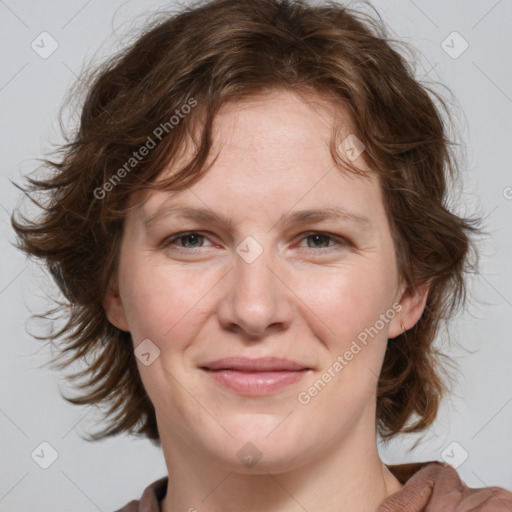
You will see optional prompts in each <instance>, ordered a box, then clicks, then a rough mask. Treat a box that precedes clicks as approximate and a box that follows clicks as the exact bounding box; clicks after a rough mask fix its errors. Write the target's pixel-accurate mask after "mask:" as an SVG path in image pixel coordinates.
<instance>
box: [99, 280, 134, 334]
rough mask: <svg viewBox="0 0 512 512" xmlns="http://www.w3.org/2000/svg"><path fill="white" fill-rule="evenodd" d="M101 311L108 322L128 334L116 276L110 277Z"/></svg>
mask: <svg viewBox="0 0 512 512" xmlns="http://www.w3.org/2000/svg"><path fill="white" fill-rule="evenodd" d="M103 309H104V310H105V314H106V316H107V318H108V321H109V322H110V323H111V324H112V325H114V326H115V327H117V328H118V329H120V330H121V331H126V332H130V328H129V327H128V322H127V321H126V314H125V310H124V306H123V302H122V300H121V295H120V294H119V284H118V280H117V276H116V275H112V276H111V278H110V282H109V284H108V287H107V292H106V293H105V298H104V299H103Z"/></svg>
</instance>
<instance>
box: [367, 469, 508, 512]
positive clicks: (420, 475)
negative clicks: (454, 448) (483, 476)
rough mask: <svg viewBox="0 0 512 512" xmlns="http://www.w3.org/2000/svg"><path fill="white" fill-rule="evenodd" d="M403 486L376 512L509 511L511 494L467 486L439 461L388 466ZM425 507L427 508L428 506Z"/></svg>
mask: <svg viewBox="0 0 512 512" xmlns="http://www.w3.org/2000/svg"><path fill="white" fill-rule="evenodd" d="M388 468H389V470H390V471H391V472H392V473H393V474H394V475H395V476H396V477H397V479H398V480H399V481H400V482H401V483H402V484H403V487H402V489H400V490H399V491H397V492H396V493H394V494H392V495H391V496H389V497H388V498H387V499H386V500H385V501H384V502H383V503H382V504H381V505H380V507H379V508H378V510H377V512H391V511H392V510H399V509H400V507H407V508H404V510H407V511H408V512H409V511H410V512H421V511H423V510H425V511H426V510H433V511H434V510H443V511H446V512H455V511H458V510H471V511H472V512H510V511H511V510H512V492H510V491H508V490H506V489H503V488H501V487H496V486H493V487H483V488H471V487H468V486H467V485H466V484H465V483H464V482H463V481H462V480H461V479H460V477H459V475H458V473H457V471H456V470H455V469H454V468H453V467H451V466H449V465H447V464H444V463H442V462H438V461H428V462H419V463H412V464H402V465H395V466H388ZM427 506H428V507H427Z"/></svg>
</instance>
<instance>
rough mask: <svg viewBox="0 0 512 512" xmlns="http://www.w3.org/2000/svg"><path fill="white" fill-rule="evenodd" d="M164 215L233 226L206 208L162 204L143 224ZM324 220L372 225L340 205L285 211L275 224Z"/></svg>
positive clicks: (363, 226)
mask: <svg viewBox="0 0 512 512" xmlns="http://www.w3.org/2000/svg"><path fill="white" fill-rule="evenodd" d="M166 217H176V218H182V219H188V220H193V221H198V222H205V223H210V224H213V223H222V224H224V225H225V226H227V227H228V228H229V229H230V230H233V227H234V225H233V221H232V219H230V218H228V217H225V216H223V215H222V214H219V213H214V212H213V211H211V210H209V209H208V208H205V207H187V206H177V205H174V206H163V207H161V208H159V209H158V210H157V211H156V212H155V213H153V214H152V215H150V216H149V217H147V218H146V219H144V225H145V226H146V227H149V226H150V225H152V224H154V223H155V222H156V221H158V220H160V219H162V218H166ZM326 220H334V221H339V220H341V221H344V222H348V223H352V224H356V225H357V226H358V227H360V228H363V229H368V228H371V226H372V223H371V221H370V219H368V218H367V217H364V216H362V215H359V214H357V213H354V212H350V211H348V210H346V209H345V208H343V207H341V206H328V207H324V208H319V209H307V210H299V211H294V212H292V213H286V214H284V215H282V216H281V218H280V220H279V221H278V222H276V224H278V223H279V222H284V223H285V225H288V224H292V225H293V224H300V223H306V222H322V221H326Z"/></svg>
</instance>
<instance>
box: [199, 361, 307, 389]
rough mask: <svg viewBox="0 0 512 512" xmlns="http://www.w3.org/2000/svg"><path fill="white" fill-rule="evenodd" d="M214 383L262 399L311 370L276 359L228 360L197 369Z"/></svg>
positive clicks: (206, 364) (214, 362)
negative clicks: (263, 396)
mask: <svg viewBox="0 0 512 512" xmlns="http://www.w3.org/2000/svg"><path fill="white" fill-rule="evenodd" d="M200 368H201V369H202V370H203V371H205V372H206V373H207V374H208V375H209V376H210V377H211V378H212V379H213V380H214V381H215V382H216V383H218V384H220V385H221V386H223V387H225V388H229V389H230V390H232V391H235V392H236V393H238V394H241V395H246V396H262V395H268V394H271V393H273V392H275V391H278V390H280V389H282V388H284V387H286V386H289V385H291V384H293V383H295V382H297V381H299V380H300V379H302V378H303V377H304V375H305V373H306V372H307V371H309V370H310V368H308V367H306V366H304V365H302V364H299V363H296V362H294V361H290V360H288V359H279V358H275V357H264V358H259V359H250V358H246V357H228V358H224V359H218V360H216V361H210V362H208V363H205V364H204V365H202V366H200Z"/></svg>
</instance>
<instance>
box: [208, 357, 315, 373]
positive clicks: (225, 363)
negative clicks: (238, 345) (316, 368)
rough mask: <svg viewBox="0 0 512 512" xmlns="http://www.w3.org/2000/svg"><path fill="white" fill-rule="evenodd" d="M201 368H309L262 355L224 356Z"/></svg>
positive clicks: (243, 369) (271, 369)
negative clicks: (255, 357) (256, 356)
mask: <svg viewBox="0 0 512 512" xmlns="http://www.w3.org/2000/svg"><path fill="white" fill-rule="evenodd" d="M201 368H205V369H207V370H235V371H241V372H277V371H298V370H305V369H307V368H306V367H305V366H304V365H302V364H299V363H296V362H295V361H290V360H289V359H281V358H278V357H261V358H258V359H251V358H248V357H224V358H222V359H216V360H215V361H209V362H207V363H205V364H203V365H201Z"/></svg>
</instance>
